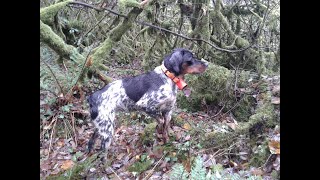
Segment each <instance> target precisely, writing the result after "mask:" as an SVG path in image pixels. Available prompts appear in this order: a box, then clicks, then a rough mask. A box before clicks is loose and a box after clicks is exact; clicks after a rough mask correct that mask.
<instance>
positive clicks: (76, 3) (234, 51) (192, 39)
mask: <svg viewBox="0 0 320 180" xmlns="http://www.w3.org/2000/svg"><path fill="white" fill-rule="evenodd" d="M70 4H75V5H82V6H85V7H89V8H92V9H95V10H97V11H99V12H101V11H103V10H106V11H109V12H110V13H112V14H115V15H118V16H120V17H124V18H127V16H126V15H123V14H120V13H118V12H116V11H113V10H111V9H108V8H98V7H95V6H93V5H90V4H86V3H83V2H78V1H73V2H70ZM135 22H136V23H139V24H141V25H144V26H149V27H151V28H155V29H158V30H160V31H164V32H168V33H170V34H172V35H175V36H178V37H182V38H184V39H187V40H190V41H202V42H205V43H207V44H208V45H210V46H211V47H213V48H215V49H217V50H219V51H223V52H229V53H237V52H241V51H245V50H247V49H249V48H250V47H252V46H253V44H251V45H249V46H247V47H245V48H242V49H237V50H230V49H224V48H220V47H218V46H217V45H215V44H212V43H211V42H209V41H207V40H204V39H197V38H190V37H188V36H185V35H183V34H179V33H176V32H173V31H170V30H168V29H165V28H162V27H159V26H155V25H152V24H150V23H147V22H143V21H138V20H135Z"/></svg>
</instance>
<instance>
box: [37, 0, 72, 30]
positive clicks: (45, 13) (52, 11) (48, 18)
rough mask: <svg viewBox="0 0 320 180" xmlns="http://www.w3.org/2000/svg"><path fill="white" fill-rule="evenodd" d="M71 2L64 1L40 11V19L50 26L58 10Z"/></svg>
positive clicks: (68, 0)
mask: <svg viewBox="0 0 320 180" xmlns="http://www.w3.org/2000/svg"><path fill="white" fill-rule="evenodd" d="M71 1H72V0H65V1H62V2H59V3H55V4H53V5H51V6H48V7H45V8H41V9H40V19H41V20H42V21H43V22H44V23H46V24H51V23H52V22H53V17H54V16H55V15H56V14H57V13H58V12H59V10H60V9H61V8H63V7H65V6H66V5H67V4H69V3H70V2H71Z"/></svg>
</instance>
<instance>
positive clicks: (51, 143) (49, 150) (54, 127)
mask: <svg viewBox="0 0 320 180" xmlns="http://www.w3.org/2000/svg"><path fill="white" fill-rule="evenodd" d="M57 122H58V121H57V119H56V120H55V122H54V125H53V127H52V131H51V135H50V143H49V149H48V159H49V156H50V149H51V145H52V136H53V132H54V128H55V126H56V124H57Z"/></svg>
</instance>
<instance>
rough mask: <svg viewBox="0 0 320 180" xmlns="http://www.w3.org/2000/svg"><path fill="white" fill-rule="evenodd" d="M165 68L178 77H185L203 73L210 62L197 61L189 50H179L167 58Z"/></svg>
mask: <svg viewBox="0 0 320 180" xmlns="http://www.w3.org/2000/svg"><path fill="white" fill-rule="evenodd" d="M164 66H165V67H166V68H167V69H168V70H169V71H170V72H172V73H174V74H175V75H176V76H180V75H182V76H183V75H185V74H199V73H203V72H204V71H205V70H206V68H207V67H208V62H207V61H204V60H199V59H197V58H196V57H195V56H194V54H193V53H192V52H191V51H189V50H186V49H183V48H178V49H175V50H173V52H172V53H171V54H169V55H168V56H167V57H165V59H164Z"/></svg>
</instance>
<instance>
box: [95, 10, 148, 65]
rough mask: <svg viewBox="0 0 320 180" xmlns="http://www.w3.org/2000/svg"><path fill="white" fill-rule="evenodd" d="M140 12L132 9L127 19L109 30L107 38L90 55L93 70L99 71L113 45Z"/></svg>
mask: <svg viewBox="0 0 320 180" xmlns="http://www.w3.org/2000/svg"><path fill="white" fill-rule="evenodd" d="M141 12H142V9H140V8H136V7H135V8H133V9H132V10H131V11H130V12H129V13H128V15H127V18H125V19H124V20H123V22H122V23H121V24H119V25H118V26H117V27H115V28H114V29H113V30H111V32H110V35H109V37H108V38H107V39H106V40H105V41H104V42H103V43H102V44H101V45H100V46H99V47H98V48H97V49H96V50H95V52H94V54H93V55H92V59H93V66H92V68H93V70H96V69H99V66H100V64H102V63H103V61H104V60H106V59H107V57H108V55H109V54H110V52H111V50H112V47H113V45H114V44H115V43H116V42H118V41H120V39H121V37H122V35H123V34H124V33H126V32H127V31H128V30H129V29H130V28H131V27H132V24H133V22H134V20H135V19H136V18H137V16H138V15H139V14H140V13H141Z"/></svg>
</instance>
